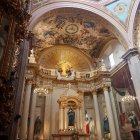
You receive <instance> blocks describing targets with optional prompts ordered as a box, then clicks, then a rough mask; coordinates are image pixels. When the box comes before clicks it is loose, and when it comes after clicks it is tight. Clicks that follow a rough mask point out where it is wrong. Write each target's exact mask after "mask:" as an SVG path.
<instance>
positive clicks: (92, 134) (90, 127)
mask: <svg viewBox="0 0 140 140" xmlns="http://www.w3.org/2000/svg"><path fill="white" fill-rule="evenodd" d="M89 130H90V139H94V134H95V123H94V120H93V119H92V117H90V121H89Z"/></svg>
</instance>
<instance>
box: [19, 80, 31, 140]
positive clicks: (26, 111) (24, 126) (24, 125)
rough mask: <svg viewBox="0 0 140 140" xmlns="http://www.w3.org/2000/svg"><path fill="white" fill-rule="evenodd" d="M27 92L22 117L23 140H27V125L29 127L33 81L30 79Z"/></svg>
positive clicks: (21, 137) (27, 83)
mask: <svg viewBox="0 0 140 140" xmlns="http://www.w3.org/2000/svg"><path fill="white" fill-rule="evenodd" d="M25 88H26V90H25V97H24V105H23V113H22V117H21V136H20V139H21V140H26V139H27V125H28V114H29V104H30V96H31V89H32V80H30V79H28V80H27V81H26V87H25Z"/></svg>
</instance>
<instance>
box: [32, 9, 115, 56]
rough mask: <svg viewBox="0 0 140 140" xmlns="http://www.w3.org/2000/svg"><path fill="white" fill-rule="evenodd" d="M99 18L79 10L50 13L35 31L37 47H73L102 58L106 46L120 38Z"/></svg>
mask: <svg viewBox="0 0 140 140" xmlns="http://www.w3.org/2000/svg"><path fill="white" fill-rule="evenodd" d="M107 28H109V27H108V26H107V23H106V22H105V21H103V20H101V19H100V18H99V17H98V16H97V15H95V14H93V13H90V12H88V11H85V10H81V9H75V8H61V9H55V10H52V11H50V12H48V13H46V14H45V15H44V16H43V17H42V18H41V19H40V21H39V22H38V23H37V24H36V25H35V27H34V28H33V33H34V35H35V37H34V46H36V48H38V47H41V48H43V47H50V46H51V45H62V44H65V45H70V46H73V47H76V48H79V49H80V50H82V51H83V52H85V53H87V54H89V55H90V56H92V57H93V56H94V57H98V55H99V53H100V51H101V49H102V48H103V46H104V45H105V44H106V43H107V42H109V41H110V40H112V39H114V38H116V37H115V36H114V35H113V33H111V30H110V31H109V29H107Z"/></svg>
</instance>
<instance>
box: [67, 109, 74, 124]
mask: <svg viewBox="0 0 140 140" xmlns="http://www.w3.org/2000/svg"><path fill="white" fill-rule="evenodd" d="M68 119H69V123H68V126H74V121H75V112H74V111H73V109H72V108H71V107H70V109H69V111H68Z"/></svg>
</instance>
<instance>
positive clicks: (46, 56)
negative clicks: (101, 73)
mask: <svg viewBox="0 0 140 140" xmlns="http://www.w3.org/2000/svg"><path fill="white" fill-rule="evenodd" d="M37 56H38V63H39V64H40V65H41V66H42V67H43V68H47V69H55V68H58V67H62V69H65V70H66V69H69V68H71V67H72V68H73V69H74V70H76V71H90V70H91V69H92V66H91V65H93V64H92V63H93V62H91V60H90V58H89V57H87V56H86V55H85V54H83V53H82V52H81V51H79V50H78V49H76V48H73V47H70V46H64V45H59V46H53V47H51V48H47V49H46V48H43V49H40V50H39V51H38V53H37ZM81 60H82V61H81Z"/></svg>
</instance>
